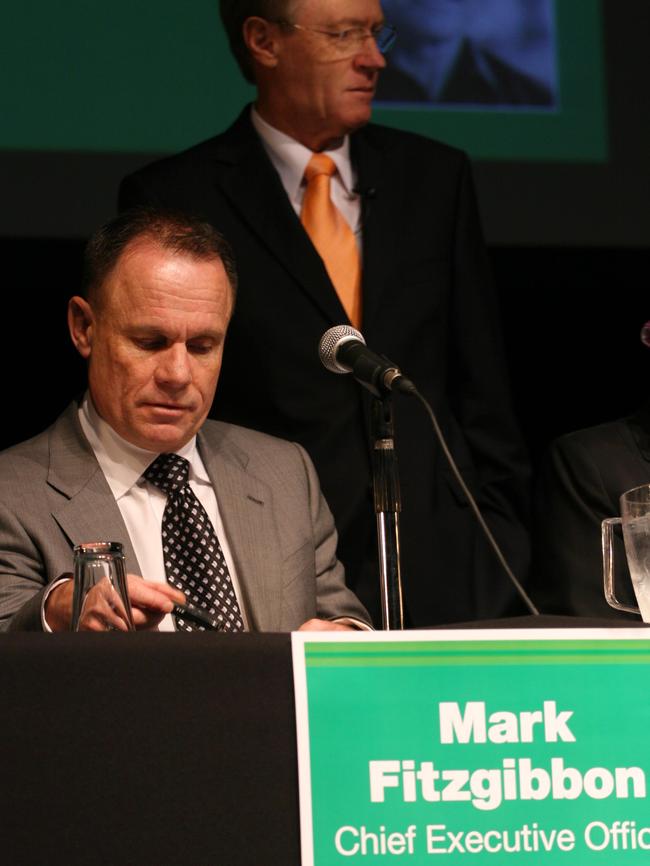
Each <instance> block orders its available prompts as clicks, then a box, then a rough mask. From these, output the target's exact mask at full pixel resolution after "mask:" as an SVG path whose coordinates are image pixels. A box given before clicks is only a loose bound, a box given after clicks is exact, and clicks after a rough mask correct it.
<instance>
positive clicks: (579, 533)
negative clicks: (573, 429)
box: [531, 436, 635, 617]
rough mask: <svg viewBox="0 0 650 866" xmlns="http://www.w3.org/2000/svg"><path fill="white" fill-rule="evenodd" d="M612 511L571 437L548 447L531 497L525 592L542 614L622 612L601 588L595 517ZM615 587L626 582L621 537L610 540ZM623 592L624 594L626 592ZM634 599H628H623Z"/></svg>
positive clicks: (584, 452)
mask: <svg viewBox="0 0 650 866" xmlns="http://www.w3.org/2000/svg"><path fill="white" fill-rule="evenodd" d="M617 514H618V503H617V501H616V496H613V495H612V494H611V493H610V491H609V490H608V485H607V483H606V482H605V481H604V479H603V475H602V472H601V468H600V467H599V465H598V462H597V461H596V460H594V459H593V456H592V454H591V453H590V450H589V448H586V447H585V446H584V444H583V443H582V442H581V441H580V440H579V439H578V438H576V437H571V436H568V437H563V438H562V439H560V440H558V441H557V442H556V443H554V445H553V446H552V448H551V450H550V451H549V453H548V454H547V456H546V459H545V462H544V464H543V466H542V469H541V472H540V477H539V481H538V485H537V490H536V496H535V526H534V548H533V550H534V559H533V562H534V568H533V582H532V587H531V591H532V593H533V595H534V598H535V600H536V601H539V604H540V607H541V609H542V612H543V613H555V614H565V615H573V616H590V617H601V616H602V617H628V616H629V615H628V614H623V613H619V612H617V611H615V610H613V609H612V608H610V607H609V605H608V604H607V602H606V601H605V596H604V590H603V564H602V554H601V522H602V521H603V520H604V519H605V518H607V517H615V516H616V515H617ZM615 557H616V562H617V563H618V564H619V565H620V566H621V567H620V568H618V569H617V573H616V579H617V587H619V586H620V587H621V589H622V590H623V591H622V592H620V593H619V596H623V597H624V596H625V595H626V593H625V587H628V588H629V587H630V583H629V575H628V573H627V569H626V567H625V565H624V563H625V551H624V548H623V544H622V541H621V539H619V538H617V539H616V541H615ZM628 596H629V593H628ZM626 600H629V601H630V603H631V604H634V603H635V602H634V600H633V599H632V598H629V597H628V598H626Z"/></svg>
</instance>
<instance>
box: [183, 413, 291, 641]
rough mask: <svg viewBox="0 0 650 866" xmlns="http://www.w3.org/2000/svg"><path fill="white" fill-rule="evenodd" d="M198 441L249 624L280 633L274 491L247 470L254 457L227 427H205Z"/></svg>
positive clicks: (279, 567) (279, 553) (279, 564)
mask: <svg viewBox="0 0 650 866" xmlns="http://www.w3.org/2000/svg"><path fill="white" fill-rule="evenodd" d="M198 443H199V450H200V452H201V458H202V460H203V463H204V464H205V467H206V469H207V472H208V475H209V476H210V481H211V482H212V486H213V488H214V491H215V494H216V497H217V502H218V503H219V511H220V514H221V519H222V521H223V525H224V528H225V531H226V536H227V539H228V544H229V547H230V550H231V553H232V556H233V559H234V561H235V566H236V569H237V579H238V581H239V585H240V587H241V589H242V592H243V594H244V603H245V606H246V614H247V617H248V621H249V626H250V628H251V629H252V630H253V631H279V629H280V623H281V612H282V592H281V587H282V551H281V549H280V544H279V538H278V532H277V528H276V524H275V521H274V519H273V513H272V493H271V491H270V490H269V488H268V486H267V485H266V484H265V483H264V482H262V481H260V480H258V479H257V478H255V477H253V476H252V475H251V474H250V473H249V472H247V471H246V466H247V463H248V455H247V454H246V453H245V452H244V451H242V449H241V448H239V447H238V446H237V445H236V444H235V443H234V442H233V441H232V436H231V434H230V428H228V427H227V426H226V425H221V424H208V425H206V426H204V428H203V430H201V431H200V432H199V435H198Z"/></svg>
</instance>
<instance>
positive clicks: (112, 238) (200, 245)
mask: <svg viewBox="0 0 650 866" xmlns="http://www.w3.org/2000/svg"><path fill="white" fill-rule="evenodd" d="M138 238H149V239H151V240H153V241H155V242H156V243H158V244H160V246H161V247H162V248H163V249H166V250H172V251H173V252H177V253H181V254H183V255H186V256H190V257H191V258H195V259H199V260H204V261H207V260H209V259H220V260H221V263H222V264H223V267H224V270H225V271H226V276H227V277H228V281H229V282H230V286H231V289H232V301H233V303H234V301H235V295H236V293H237V268H236V266H235V257H234V255H233V251H232V247H231V246H230V244H229V243H228V241H227V240H226V239H225V238H224V236H223V235H222V234H221V232H218V231H217V229H215V227H214V226H213V225H212V224H211V223H209V222H207V221H205V220H202V219H199V218H197V217H195V216H192V215H189V214H185V213H181V212H179V211H172V210H165V209H162V208H154V207H137V208H131V209H130V210H126V211H124V212H123V213H121V214H120V215H119V216H117V217H115V218H114V219H112V220H110V221H109V222H107V223H105V224H104V225H103V226H102V227H101V228H99V229H98V230H97V231H96V232H95V233H94V234H93V235H92V236H91V237H90V239H89V241H88V243H87V244H86V249H85V251H84V258H83V275H82V284H81V290H82V294H83V296H84V297H85V298H86V300H87V301H88V302H89V303H90V304H91V305H93V306H95V307H97V308H100V307H101V292H102V287H103V285H104V283H105V282H106V280H107V279H108V277H109V276H110V274H111V272H112V270H113V268H114V267H115V265H116V264H117V261H118V259H119V257H120V256H121V255H122V253H123V252H124V250H125V249H126V248H127V246H128V245H129V244H130V243H131V242H132V241H135V240H136V239H138Z"/></svg>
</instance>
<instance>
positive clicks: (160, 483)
mask: <svg viewBox="0 0 650 866" xmlns="http://www.w3.org/2000/svg"><path fill="white" fill-rule="evenodd" d="M189 475H190V464H189V461H188V460H186V459H185V458H184V457H179V456H178V454H159V455H158V457H156V459H155V460H154V461H153V463H151V464H150V465H149V466H148V467H147V468H146V469H145V471H144V472H143V473H142V477H143V478H146V480H147V481H149V482H150V483H151V484H153V485H154V486H155V487H158V488H159V489H160V490H162V491H163V492H164V493H168V494H169V493H175V492H176V491H177V490H180V489H181V488H183V487H185V485H186V484H187V479H188V478H189Z"/></svg>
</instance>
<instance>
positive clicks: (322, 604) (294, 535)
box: [0, 403, 368, 631]
mask: <svg viewBox="0 0 650 866" xmlns="http://www.w3.org/2000/svg"><path fill="white" fill-rule="evenodd" d="M77 408H78V407H77V405H76V403H73V404H72V405H71V406H69V407H68V409H67V410H66V411H65V412H64V414H63V415H61V417H60V418H59V419H58V420H57V421H56V422H55V423H54V424H53V425H52V427H50V428H49V429H48V430H46V431H45V432H44V433H41V434H40V435H39V436H37V437H35V438H34V439H31V440H29V441H27V442H23V443H21V444H20V445H16V446H15V447H13V448H10V449H8V450H7V451H4V452H3V453H2V454H0V630H7V629H11V630H38V629H40V628H41V623H40V605H41V599H42V594H43V590H44V588H45V587H46V586H47V585H48V584H49V583H50V582H51V581H52V580H55V579H56V578H58V577H59V576H60V575H61V574H63V573H65V572H70V571H71V569H72V547H73V546H74V545H75V544H80V543H83V542H89V541H97V540H110V541H119V542H121V543H122V544H123V545H124V553H125V557H126V564H127V570H128V571H130V572H133V573H138V572H139V571H140V568H139V565H138V562H137V558H136V556H135V553H134V550H133V546H132V544H131V540H130V538H129V536H128V533H127V530H126V527H125V525H124V522H123V520H122V516H121V514H120V511H119V508H118V507H117V504H116V502H115V500H114V499H113V495H112V493H111V490H110V488H109V486H108V483H107V482H106V479H105V477H104V474H103V472H102V470H101V468H100V467H99V464H98V463H97V460H96V458H95V455H94V453H93V451H92V449H91V447H90V445H89V444H88V442H87V440H86V439H85V437H84V435H83V433H82V431H81V427H80V425H79V420H78V415H77ZM198 446H199V451H200V453H201V457H202V459H203V462H204V463H205V466H206V469H207V471H208V474H209V476H210V479H211V481H212V484H213V486H214V490H215V493H216V496H217V501H218V503H219V509H220V511H221V514H222V518H223V523H224V527H225V531H226V534H227V538H228V543H229V545H230V547H231V550H232V555H233V557H234V560H235V564H236V568H237V574H238V578H239V581H240V585H241V589H242V593H243V596H244V604H245V606H246V611H247V615H248V618H249V623H250V628H251V629H253V630H255V631H290V630H292V629H295V628H297V627H298V626H299V625H300V624H301V623H303V622H304V621H305V620H307V619H309V618H311V617H315V616H319V617H323V618H332V617H336V616H352V617H356V618H358V619H362V620H365V621H367V620H368V616H367V613H366V612H365V610H364V608H363V606H362V605H361V603H360V602H359V601H358V599H357V598H356V596H355V595H354V594H353V593H352V592H351V591H350V590H348V589H347V587H346V586H345V583H344V574H343V567H342V565H341V564H340V563H339V562H338V560H337V558H336V541H337V537H336V531H335V529H334V522H333V520H332V516H331V514H330V511H329V509H328V507H327V504H326V502H325V500H324V498H323V495H322V493H321V492H320V487H319V484H318V479H317V477H316V473H315V471H314V468H313V466H312V464H311V462H310V460H309V458H308V457H307V455H306V454H305V452H304V451H303V450H302V448H301V447H300V446H298V445H295V444H293V443H290V442H285V441H283V440H280V439H275V438H273V437H270V436H266V435H264V434H262V433H257V432H254V431H252V430H247V429H244V428H241V427H235V426H233V425H230V424H223V423H219V422H214V421H207V422H206V423H205V425H204V426H203V428H202V429H201V431H200V432H199V434H198Z"/></svg>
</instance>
